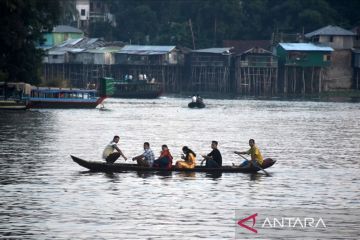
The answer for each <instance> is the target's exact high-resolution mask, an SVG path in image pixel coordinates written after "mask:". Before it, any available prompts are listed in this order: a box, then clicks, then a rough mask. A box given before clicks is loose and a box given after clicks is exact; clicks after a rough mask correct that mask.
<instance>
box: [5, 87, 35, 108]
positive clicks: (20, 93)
mask: <svg viewBox="0 0 360 240" xmlns="http://www.w3.org/2000/svg"><path fill="white" fill-rule="evenodd" d="M30 89H31V85H30V84H27V83H21V82H20V83H14V82H0V110H25V109H27V108H28V106H27V104H28V98H29V94H30Z"/></svg>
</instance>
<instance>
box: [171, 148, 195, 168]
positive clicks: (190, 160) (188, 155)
mask: <svg viewBox="0 0 360 240" xmlns="http://www.w3.org/2000/svg"><path fill="white" fill-rule="evenodd" d="M182 151H183V153H184V154H185V155H184V154H183V155H182V156H181V158H182V159H184V160H179V161H176V164H175V166H176V167H177V168H194V167H195V165H196V154H195V153H194V152H193V151H192V150H191V149H190V148H188V147H187V146H184V147H183V148H182Z"/></svg>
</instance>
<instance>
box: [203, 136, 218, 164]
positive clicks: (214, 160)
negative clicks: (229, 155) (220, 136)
mask: <svg viewBox="0 0 360 240" xmlns="http://www.w3.org/2000/svg"><path fill="white" fill-rule="evenodd" d="M211 148H212V151H211V152H210V153H209V154H208V155H201V156H202V157H203V158H204V160H202V161H201V165H202V164H203V162H204V161H206V164H205V166H206V167H207V168H219V167H221V166H222V157H221V153H220V151H219V149H218V142H217V141H212V142H211Z"/></svg>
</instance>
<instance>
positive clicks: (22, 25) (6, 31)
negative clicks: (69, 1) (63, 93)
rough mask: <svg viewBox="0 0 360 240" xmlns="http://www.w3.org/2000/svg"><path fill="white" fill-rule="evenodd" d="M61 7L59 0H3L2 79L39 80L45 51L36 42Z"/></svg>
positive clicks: (0, 4) (0, 19)
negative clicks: (42, 56)
mask: <svg viewBox="0 0 360 240" xmlns="http://www.w3.org/2000/svg"><path fill="white" fill-rule="evenodd" d="M58 10H59V8H58V2H57V1H48V0H31V1H28V0H3V1H0V23H1V24H0V81H4V80H6V81H23V82H28V83H36V82H37V81H38V71H39V69H40V68H39V66H40V64H41V55H42V52H41V51H40V50H39V49H37V48H36V45H37V44H38V43H39V42H40V41H41V40H42V34H41V31H42V30H44V29H52V25H53V23H54V21H55V20H56V19H57V15H58V14H57V13H58Z"/></svg>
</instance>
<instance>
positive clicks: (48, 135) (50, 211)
mask: <svg viewBox="0 0 360 240" xmlns="http://www.w3.org/2000/svg"><path fill="white" fill-rule="evenodd" d="M187 103H188V99H182V98H160V99H156V100H127V99H107V100H106V103H105V107H106V110H105V111H104V110H99V109H90V110H88V109H84V110H82V109H80V110H65V109H64V110H31V111H26V112H12V111H6V112H0V190H1V198H0V206H1V214H0V237H2V238H5V239H6V238H10V237H13V238H19V239H196V238H204V239H233V238H234V236H235V226H234V224H235V221H234V217H235V209H239V208H246V207H252V208H253V207H256V208H269V207H275V208H291V207H300V208H301V207H314V208H359V206H360V193H359V190H360V189H359V184H360V159H359V156H360V104H359V103H331V102H300V101H299V102H296V101H256V100H206V104H207V107H206V108H205V109H200V110H199V109H189V108H187ZM113 135H120V137H121V139H120V143H119V146H120V148H121V149H122V150H123V152H124V153H125V155H126V156H127V157H129V158H131V157H133V156H135V155H138V154H140V153H141V152H142V144H143V142H145V141H148V142H150V144H151V147H152V149H153V150H154V152H155V153H158V152H159V151H160V146H161V145H162V144H167V145H168V146H169V148H170V150H171V152H172V154H173V156H174V157H175V159H179V158H180V154H181V147H182V146H184V145H187V146H189V147H190V148H192V149H193V150H194V151H195V152H196V153H197V154H205V153H208V152H210V151H211V149H210V144H211V141H212V140H217V141H218V142H219V149H220V151H221V152H222V155H223V163H224V165H228V164H231V163H236V164H238V163H240V162H241V161H242V159H240V158H239V157H237V156H236V155H234V154H233V153H232V151H234V150H239V151H243V150H247V149H248V144H247V143H248V139H249V138H254V139H255V140H256V143H257V145H258V146H259V148H260V149H261V151H262V153H263V155H264V156H265V157H271V158H274V159H276V160H277V163H276V164H275V165H274V166H273V167H272V168H269V169H268V172H269V173H270V174H271V177H266V176H265V175H264V174H261V173H259V174H255V175H249V174H241V173H227V174H222V175H220V176H214V175H208V174H205V173H196V174H181V173H172V174H169V175H159V174H138V173H135V172H129V173H114V174H105V173H90V172H87V171H86V170H85V169H83V168H81V167H80V166H78V165H76V164H75V163H74V162H72V161H71V159H70V154H73V155H76V156H79V157H81V158H85V159H89V160H100V157H101V152H102V150H103V148H104V146H105V145H106V144H107V143H108V142H109V141H110V140H111V139H112V137H113ZM120 161H121V162H124V160H123V159H121V160H120ZM198 161H200V158H198Z"/></svg>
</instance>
